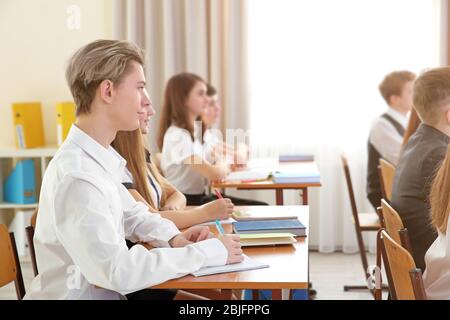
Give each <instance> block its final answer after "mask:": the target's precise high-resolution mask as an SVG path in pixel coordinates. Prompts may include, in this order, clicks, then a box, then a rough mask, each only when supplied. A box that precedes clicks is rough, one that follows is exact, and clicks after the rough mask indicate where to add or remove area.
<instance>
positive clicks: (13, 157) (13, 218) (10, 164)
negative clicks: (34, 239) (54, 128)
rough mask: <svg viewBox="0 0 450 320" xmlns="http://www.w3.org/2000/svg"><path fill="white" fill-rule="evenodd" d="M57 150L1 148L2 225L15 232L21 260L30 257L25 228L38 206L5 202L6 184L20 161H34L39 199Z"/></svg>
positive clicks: (51, 148) (0, 216) (52, 148)
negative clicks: (4, 190) (46, 174)
mask: <svg viewBox="0 0 450 320" xmlns="http://www.w3.org/2000/svg"><path fill="white" fill-rule="evenodd" d="M57 150H58V148H57V147H56V146H48V147H45V148H31V149H17V148H16V147H0V223H4V224H6V225H8V226H9V229H10V231H13V232H14V235H15V238H16V247H17V251H18V253H19V257H20V259H21V260H23V259H26V258H27V257H28V250H27V247H28V244H27V240H26V235H25V227H26V226H27V225H28V224H29V221H30V220H29V219H30V218H31V211H33V210H34V209H35V208H36V207H37V205H38V204H37V203H32V204H18V203H7V202H5V201H4V199H3V188H4V183H5V180H6V178H7V177H8V176H9V174H10V173H11V171H12V170H13V168H14V167H15V165H16V163H17V162H18V161H19V160H22V159H33V160H34V166H35V168H34V169H35V170H34V171H35V174H36V198H37V199H39V192H40V189H41V182H42V177H43V176H44V172H45V169H46V168H47V166H48V163H49V162H50V160H51V158H52V157H53V156H54V155H55V153H56V151H57Z"/></svg>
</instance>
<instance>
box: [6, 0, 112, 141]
mask: <svg viewBox="0 0 450 320" xmlns="http://www.w3.org/2000/svg"><path fill="white" fill-rule="evenodd" d="M71 5H74V6H77V7H75V10H76V9H77V8H79V12H80V15H79V17H80V19H79V22H80V24H79V28H77V19H76V12H75V11H70V8H71ZM68 10H69V12H68ZM68 22H69V24H68ZM68 25H70V26H71V27H75V28H74V29H70V28H69V26H68ZM111 37H112V3H111V1H109V0H95V1H88V0H78V1H77V0H70V1H68V0H39V1H29V0H2V1H0V41H1V45H0V133H1V134H0V147H2V146H12V145H14V131H13V126H12V113H11V103H12V102H16V101H40V102H42V108H43V121H44V127H45V136H46V141H47V144H56V125H55V123H56V114H55V111H54V110H55V104H56V103H57V102H58V101H64V100H72V98H71V95H70V91H69V89H68V87H67V85H66V82H65V77H64V72H65V64H66V62H67V60H68V59H69V57H70V55H71V54H72V53H73V52H74V51H75V50H76V49H77V48H79V47H80V46H82V45H83V44H86V43H88V42H89V41H92V40H95V39H98V38H111Z"/></svg>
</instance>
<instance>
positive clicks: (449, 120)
mask: <svg viewBox="0 0 450 320" xmlns="http://www.w3.org/2000/svg"><path fill="white" fill-rule="evenodd" d="M445 119H446V120H447V124H448V125H450V109H448V110H447V111H445Z"/></svg>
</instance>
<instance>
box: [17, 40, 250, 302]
mask: <svg viewBox="0 0 450 320" xmlns="http://www.w3.org/2000/svg"><path fill="white" fill-rule="evenodd" d="M143 61H144V57H143V53H142V51H141V50H140V49H139V48H138V47H137V46H136V45H134V44H132V43H130V42H127V41H115V40H98V41H94V42H92V43H90V44H88V45H86V46H84V47H82V48H81V49H80V50H78V51H77V52H76V53H75V54H74V55H73V56H72V58H71V60H70V61H69V65H68V67H67V70H66V78H67V81H68V84H69V87H70V90H71V92H72V95H73V97H74V100H75V103H76V105H77V110H76V113H77V120H76V123H75V124H74V125H73V126H72V128H71V131H70V132H69V135H68V138H67V139H66V141H65V142H64V144H63V145H62V146H61V148H60V149H59V150H58V152H57V153H56V155H55V156H54V158H53V159H52V161H51V162H50V163H49V166H48V168H47V170H46V172H45V174H44V178H43V182H42V187H41V196H40V201H39V215H38V218H37V222H36V230H35V236H34V243H35V250H36V258H37V264H38V268H39V275H38V276H37V277H36V278H35V279H33V281H32V282H31V285H30V288H29V290H28V292H27V294H26V296H25V298H27V299H123V298H124V296H125V295H126V294H130V293H133V292H136V291H139V290H142V289H146V288H149V287H151V286H154V285H156V284H159V283H162V282H164V281H167V280H169V279H172V278H177V277H180V276H183V275H185V274H188V273H191V272H193V271H196V270H198V269H199V268H201V267H204V266H215V265H224V264H226V263H235V262H240V261H242V260H243V256H242V250H241V249H240V243H239V240H238V237H236V236H232V235H224V236H222V237H221V238H220V239H215V238H212V239H209V237H210V233H209V229H207V228H205V227H203V228H202V227H192V228H189V229H187V230H186V231H184V232H180V231H179V230H178V229H177V228H176V226H175V225H174V224H173V223H172V222H171V221H169V220H166V219H164V218H161V216H159V215H157V214H149V213H148V207H147V206H145V205H144V204H143V203H140V202H136V201H135V200H134V199H133V197H132V196H131V195H130V193H129V192H128V191H127V190H126V189H125V187H123V185H122V178H123V175H124V169H125V165H126V163H125V160H124V159H123V158H122V157H121V156H120V155H119V154H118V153H117V152H116V151H115V150H114V149H113V148H111V147H110V143H111V142H112V141H113V140H114V138H115V135H116V134H117V132H118V131H121V130H124V131H131V130H136V129H137V128H138V127H139V116H140V115H142V113H143V112H144V108H145V106H147V105H148V104H149V103H150V100H149V97H148V95H147V92H146V89H145V77H144V71H143ZM125 238H127V239H129V240H131V241H133V242H145V243H149V244H151V245H152V246H154V247H157V248H155V249H152V250H147V248H145V247H144V246H141V245H136V246H133V247H132V248H131V249H128V248H127V246H126V243H125Z"/></svg>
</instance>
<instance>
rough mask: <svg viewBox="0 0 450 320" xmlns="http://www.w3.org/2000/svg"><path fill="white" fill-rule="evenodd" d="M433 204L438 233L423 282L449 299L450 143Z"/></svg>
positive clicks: (437, 296) (432, 294) (431, 293)
mask: <svg viewBox="0 0 450 320" xmlns="http://www.w3.org/2000/svg"><path fill="white" fill-rule="evenodd" d="M447 95H450V90H449V91H448V93H447ZM449 121H450V119H449ZM430 205H431V222H432V224H433V226H434V227H436V229H437V231H438V237H437V238H436V240H435V241H434V242H433V244H432V245H431V247H430V248H429V249H428V251H427V252H426V254H425V265H426V270H425V273H424V274H423V282H424V286H425V291H426V294H427V299H432V300H450V224H449V222H450V220H449V214H450V146H449V148H448V149H447V153H446V155H445V158H444V161H443V162H442V165H441V166H440V169H439V170H438V172H437V174H436V177H435V178H434V182H433V185H432V187H431V192H430Z"/></svg>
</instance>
